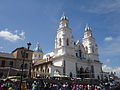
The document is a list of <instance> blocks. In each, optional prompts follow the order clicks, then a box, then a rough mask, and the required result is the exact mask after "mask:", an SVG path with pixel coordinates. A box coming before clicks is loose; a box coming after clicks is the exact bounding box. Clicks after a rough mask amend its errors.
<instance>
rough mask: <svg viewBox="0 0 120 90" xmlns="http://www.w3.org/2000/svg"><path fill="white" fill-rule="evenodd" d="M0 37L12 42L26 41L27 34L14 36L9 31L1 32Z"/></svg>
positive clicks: (22, 33)
mask: <svg viewBox="0 0 120 90" xmlns="http://www.w3.org/2000/svg"><path fill="white" fill-rule="evenodd" d="M0 37H1V38H4V39H6V40H9V41H11V42H14V41H17V40H24V39H25V32H23V31H22V32H21V33H19V34H14V33H12V32H10V31H8V30H6V29H5V30H0Z"/></svg>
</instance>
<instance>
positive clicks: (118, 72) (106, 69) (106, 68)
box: [102, 65, 120, 76]
mask: <svg viewBox="0 0 120 90" xmlns="http://www.w3.org/2000/svg"><path fill="white" fill-rule="evenodd" d="M102 69H103V71H104V72H115V73H116V75H117V76H120V67H110V66H107V65H103V66H102Z"/></svg>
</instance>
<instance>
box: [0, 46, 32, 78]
mask: <svg viewBox="0 0 120 90" xmlns="http://www.w3.org/2000/svg"><path fill="white" fill-rule="evenodd" d="M32 52H33V51H31V50H28V49H26V48H24V47H20V48H16V49H15V50H14V51H12V53H4V52H0V78H4V77H7V76H16V75H18V76H20V75H21V73H22V67H23V76H28V73H29V69H30V66H31V65H30V64H31V62H32ZM23 63H24V65H23Z"/></svg>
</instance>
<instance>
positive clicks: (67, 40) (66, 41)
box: [66, 38, 69, 46]
mask: <svg viewBox="0 0 120 90" xmlns="http://www.w3.org/2000/svg"><path fill="white" fill-rule="evenodd" d="M66 43H67V46H69V39H68V38H67V41H66Z"/></svg>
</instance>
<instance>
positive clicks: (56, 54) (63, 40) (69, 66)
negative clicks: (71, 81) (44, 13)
mask: <svg viewBox="0 0 120 90" xmlns="http://www.w3.org/2000/svg"><path fill="white" fill-rule="evenodd" d="M33 64H34V66H33V71H32V72H33V77H41V76H50V77H53V76H68V77H80V78H98V79H100V78H102V63H101V62H100V61H99V54H98V46H97V44H96V41H95V38H94V37H93V36H92V30H91V28H90V27H89V26H88V25H86V27H85V31H84V37H83V41H80V40H78V41H76V42H75V41H74V37H73V35H72V29H71V28H70V27H69V20H68V18H67V17H66V16H65V15H63V16H62V17H61V19H60V24H59V27H58V29H57V35H56V37H55V49H54V51H53V52H50V53H47V54H44V53H43V52H42V50H41V49H40V46H39V44H37V46H36V49H35V51H34V52H33Z"/></svg>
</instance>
